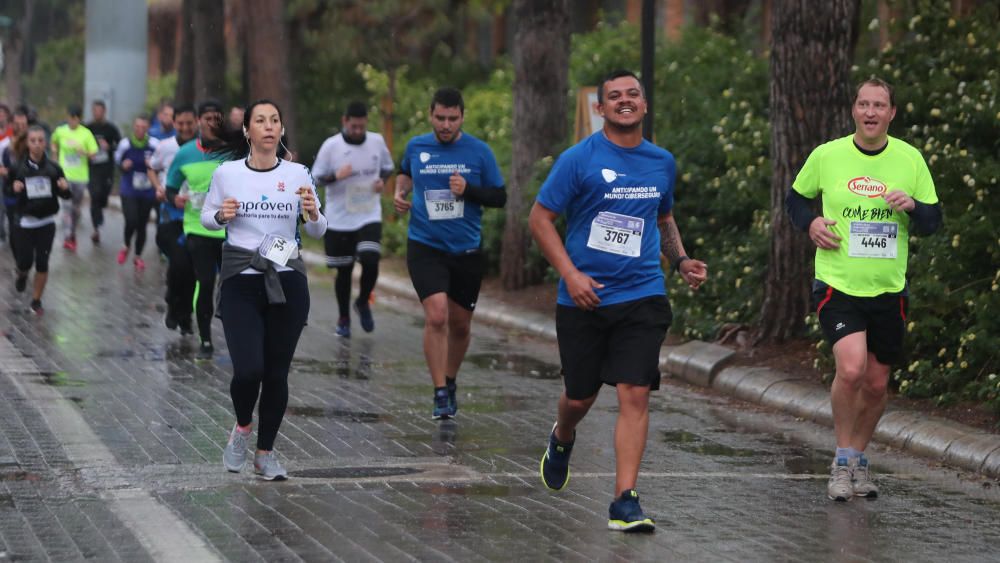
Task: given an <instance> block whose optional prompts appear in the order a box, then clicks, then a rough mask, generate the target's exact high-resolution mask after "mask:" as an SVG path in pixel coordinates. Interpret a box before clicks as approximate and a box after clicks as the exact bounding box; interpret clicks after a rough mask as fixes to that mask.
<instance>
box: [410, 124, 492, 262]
mask: <svg viewBox="0 0 1000 563" xmlns="http://www.w3.org/2000/svg"><path fill="white" fill-rule="evenodd" d="M399 170H400V172H401V173H402V174H406V175H407V176H409V177H410V178H412V179H413V207H412V208H411V209H410V230H409V238H410V239H412V240H415V241H417V242H420V243H423V244H426V245H428V246H433V247H434V248H437V249H440V250H443V251H445V252H448V253H450V254H463V253H467V252H471V251H475V250H478V249H479V244H480V240H481V237H480V227H481V222H482V217H483V209H482V207H481V206H480V205H479V204H478V203H474V202H471V201H468V200H465V199H463V198H455V197H454V196H453V195H452V194H451V191H450V190H449V188H448V178H449V177H450V176H451V175H452V174H453V173H454V172H455V171H456V170H457V171H458V173H459V174H461V175H462V177H463V178H465V181H466V183H467V184H468V185H470V186H476V187H480V188H502V187H503V185H504V184H503V175H502V174H501V173H500V167H499V166H498V165H497V159H496V157H494V156H493V151H492V150H490V147H489V146H487V145H486V143H484V142H482V141H480V140H479V139H477V138H475V137H473V136H472V135H469V134H468V133H464V132H463V133H462V136H461V137H459V139H458V140H457V141H454V142H452V143H448V144H441V143H440V142H438V140H437V138H436V137H435V136H434V134H433V133H428V134H426V135H419V136H417V137H414V138H412V139H410V142H409V143H407V145H406V151H405V152H404V153H403V160H402V162H401V163H400V165H399Z"/></svg>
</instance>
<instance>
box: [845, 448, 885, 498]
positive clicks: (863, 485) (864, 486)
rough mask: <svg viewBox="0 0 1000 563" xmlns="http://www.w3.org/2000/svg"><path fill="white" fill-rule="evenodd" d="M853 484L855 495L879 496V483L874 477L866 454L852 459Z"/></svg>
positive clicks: (865, 496)
mask: <svg viewBox="0 0 1000 563" xmlns="http://www.w3.org/2000/svg"><path fill="white" fill-rule="evenodd" d="M850 465H851V486H852V487H853V489H854V496H856V497H864V498H877V497H878V485H876V484H875V482H874V480H873V479H872V470H871V466H869V465H868V458H867V457H865V455H864V454H861V457H859V458H856V459H851V462H850Z"/></svg>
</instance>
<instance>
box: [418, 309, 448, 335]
mask: <svg viewBox="0 0 1000 563" xmlns="http://www.w3.org/2000/svg"><path fill="white" fill-rule="evenodd" d="M424 325H425V326H426V327H427V328H429V329H430V330H433V331H435V332H443V331H444V330H445V329H446V328H447V326H448V312H447V311H446V310H444V309H442V310H437V309H430V310H428V311H427V315H426V317H425V318H424Z"/></svg>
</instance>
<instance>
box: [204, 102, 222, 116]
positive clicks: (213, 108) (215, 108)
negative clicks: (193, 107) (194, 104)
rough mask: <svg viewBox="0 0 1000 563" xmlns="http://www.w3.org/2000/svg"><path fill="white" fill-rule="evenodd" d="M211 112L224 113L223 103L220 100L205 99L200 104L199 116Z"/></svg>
mask: <svg viewBox="0 0 1000 563" xmlns="http://www.w3.org/2000/svg"><path fill="white" fill-rule="evenodd" d="M210 112H215V113H222V104H221V103H219V101H218V100H211V99H209V100H204V101H202V102H201V103H199V104H198V117H201V116H203V115H205V114H206V113H210Z"/></svg>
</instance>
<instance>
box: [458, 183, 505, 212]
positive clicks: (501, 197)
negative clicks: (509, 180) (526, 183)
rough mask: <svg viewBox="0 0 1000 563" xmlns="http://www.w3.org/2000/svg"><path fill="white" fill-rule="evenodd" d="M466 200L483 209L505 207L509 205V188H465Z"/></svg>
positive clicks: (468, 186)
mask: <svg viewBox="0 0 1000 563" xmlns="http://www.w3.org/2000/svg"><path fill="white" fill-rule="evenodd" d="M463 196H464V197H465V199H467V200H469V201H471V202H473V203H478V204H479V205H482V206H483V207H503V206H504V205H506V204H507V188H506V187H505V186H500V187H499V188H481V187H479V186H471V185H466V186H465V193H464V194H463Z"/></svg>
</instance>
